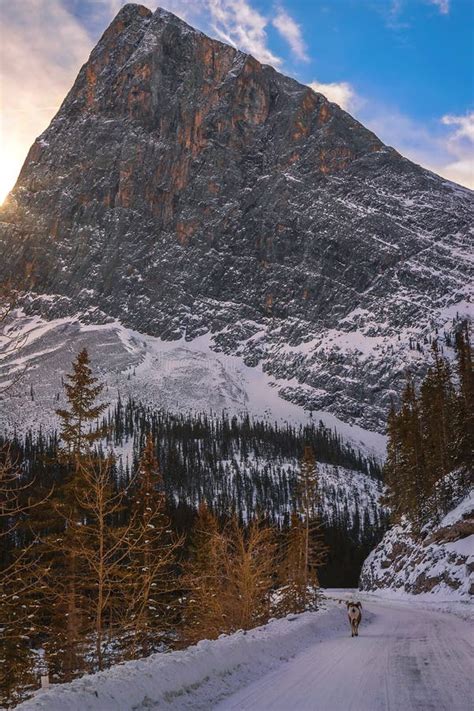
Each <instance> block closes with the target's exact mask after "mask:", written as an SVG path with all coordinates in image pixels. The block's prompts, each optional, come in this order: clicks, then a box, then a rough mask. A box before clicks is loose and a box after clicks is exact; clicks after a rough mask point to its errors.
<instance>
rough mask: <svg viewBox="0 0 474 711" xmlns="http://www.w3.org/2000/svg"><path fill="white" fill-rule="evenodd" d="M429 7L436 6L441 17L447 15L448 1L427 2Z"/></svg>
mask: <svg viewBox="0 0 474 711" xmlns="http://www.w3.org/2000/svg"><path fill="white" fill-rule="evenodd" d="M428 2H429V3H430V4H431V5H436V7H437V8H438V10H439V11H440V13H441V14H442V15H448V14H449V9H450V8H449V4H450V0H428Z"/></svg>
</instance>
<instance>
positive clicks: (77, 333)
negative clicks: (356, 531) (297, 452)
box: [0, 312, 385, 460]
mask: <svg viewBox="0 0 474 711" xmlns="http://www.w3.org/2000/svg"><path fill="white" fill-rule="evenodd" d="M83 321H84V319H83V320H82V321H80V320H79V319H77V318H60V319H53V320H51V321H46V320H44V319H42V318H40V317H39V316H26V315H25V314H24V313H22V312H19V313H18V314H17V315H16V318H15V319H14V320H13V322H12V323H11V324H10V326H9V327H8V328H7V330H6V335H7V336H10V337H12V338H16V339H17V343H18V346H19V348H18V349H17V350H15V352H7V353H6V354H5V355H4V356H3V357H2V358H0V391H3V392H4V395H3V403H2V404H0V428H1V429H7V430H8V429H9V430H12V429H13V428H14V429H15V430H16V431H17V432H21V431H24V430H25V429H27V428H30V427H33V428H35V427H38V426H39V425H42V426H43V427H46V428H48V427H54V426H55V425H56V424H57V423H56V417H55V415H54V411H55V410H56V409H57V408H58V407H60V406H61V404H62V402H63V400H62V398H63V387H62V378H63V377H64V375H65V374H66V373H69V372H70V370H71V362H72V360H73V359H74V357H75V355H76V354H77V352H78V351H79V350H80V349H81V348H83V347H86V348H87V349H88V351H89V353H90V356H91V360H92V365H93V368H94V371H95V372H96V373H97V375H98V376H99V377H100V379H101V380H103V381H104V382H105V383H106V385H107V387H106V389H105V391H104V393H103V399H104V400H105V401H107V402H110V403H111V404H113V403H114V402H115V401H116V400H117V397H118V395H119V394H120V395H121V397H122V399H125V398H126V397H127V396H128V395H131V396H133V398H134V399H135V400H137V401H140V402H142V403H144V404H150V405H155V406H158V407H162V408H164V409H167V410H170V411H172V412H173V411H174V412H188V411H189V412H193V411H194V412H215V413H217V414H219V413H220V412H222V411H223V410H225V411H227V412H229V413H230V414H243V413H246V412H249V413H250V414H251V415H254V416H256V417H259V418H262V419H268V420H270V421H279V422H292V423H295V424H297V423H301V424H304V423H308V422H310V421H311V420H310V413H309V411H307V410H304V409H303V407H302V406H301V407H300V406H298V405H295V404H293V403H291V402H288V401H287V400H284V399H283V398H282V397H280V394H279V393H280V391H281V390H282V389H285V388H288V387H290V385H291V383H290V382H288V381H285V380H279V379H276V378H274V377H272V376H270V375H268V374H267V373H265V372H264V371H263V370H262V367H261V365H258V366H255V367H250V366H248V365H245V363H244V362H243V360H242V359H241V358H240V357H238V356H231V355H226V354H225V353H223V352H218V351H216V350H215V345H214V344H213V343H212V338H211V336H210V335H204V336H200V337H198V338H195V339H193V340H190V341H187V340H185V339H184V338H182V339H181V340H179V341H164V340H162V339H160V338H157V337H153V336H148V335H145V334H141V333H138V332H136V331H133V330H131V329H128V328H125V327H124V326H122V325H121V324H120V323H119V322H117V321H112V323H105V324H102V325H96V324H94V325H88V324H87V323H84V322H83ZM0 345H1V343H0ZM213 345H214V349H213V348H212V346H213ZM0 355H1V352H0ZM16 378H17V379H18V381H17V382H16V383H15V382H14V381H15V379H16ZM12 382H13V383H14V385H13V387H9V386H11V384H12ZM7 388H8V390H7ZM312 419H313V421H315V422H318V421H319V420H322V421H323V422H324V424H325V425H326V426H327V427H330V428H331V429H336V430H337V432H338V434H340V435H341V436H342V438H343V439H344V440H346V441H347V442H349V443H351V444H352V445H353V446H354V447H355V448H356V449H361V450H362V451H363V452H364V453H365V454H366V455H370V456H375V457H376V458H377V459H379V460H381V459H383V457H384V454H385V437H384V435H381V434H379V433H377V432H369V431H368V430H364V429H362V428H361V427H358V426H357V425H349V424H347V423H344V422H342V421H341V420H339V419H338V418H337V417H335V416H334V415H333V414H331V413H329V412H320V411H314V412H313V413H312Z"/></svg>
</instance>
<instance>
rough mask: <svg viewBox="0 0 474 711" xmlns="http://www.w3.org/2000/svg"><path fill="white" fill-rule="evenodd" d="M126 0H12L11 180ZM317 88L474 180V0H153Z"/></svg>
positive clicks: (8, 46) (411, 153) (3, 14)
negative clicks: (160, 0) (96, 43)
mask: <svg viewBox="0 0 474 711" xmlns="http://www.w3.org/2000/svg"><path fill="white" fill-rule="evenodd" d="M123 4H125V3H124V2H122V0H21V2H18V3H17V2H11V1H10V0H0V20H1V21H2V27H3V32H2V37H1V38H0V39H1V40H2V42H1V44H2V49H1V57H0V59H1V61H0V73H1V75H0V80H1V84H0V87H1V92H2V93H1V99H2V124H1V131H2V151H3V154H4V156H3V158H4V160H3V165H4V166H6V167H5V168H4V169H3V170H2V177H1V184H0V199H1V198H2V194H1V193H2V187H3V189H4V191H5V189H6V188H5V185H6V184H7V183H8V185H7V187H11V185H10V183H12V182H13V181H14V179H15V177H16V175H15V174H16V173H17V172H18V170H19V168H20V167H21V163H22V161H23V159H24V157H25V155H26V152H27V150H28V147H29V145H30V144H31V142H32V141H33V140H34V138H35V137H36V135H38V134H39V133H40V132H41V131H42V130H43V129H44V128H45V127H46V125H47V124H48V122H49V121H50V119H51V117H52V116H53V115H54V113H55V110H56V109H57V107H58V105H59V103H60V101H61V99H62V98H63V96H64V94H65V93H66V91H67V90H68V89H69V87H70V85H71V84H72V82H73V80H74V77H75V75H76V73H77V71H78V70H79V68H80V66H81V64H82V63H83V62H84V61H86V59H87V56H88V54H89V52H90V50H91V49H92V47H93V45H94V44H95V42H96V41H97V39H98V38H99V36H100V35H101V33H102V32H103V31H104V29H105V28H106V26H107V24H108V23H109V22H110V21H111V19H112V17H113V16H114V14H115V13H116V12H117V11H118V10H119V8H120V6H121V5H123ZM143 4H144V5H146V6H148V7H150V9H155V8H156V7H157V5H158V4H161V6H163V7H165V8H167V9H169V10H171V11H173V12H176V14H178V15H180V16H181V17H183V18H184V19H185V20H187V21H188V22H189V23H190V24H193V25H195V26H197V27H199V28H200V29H202V30H203V31H205V32H207V33H208V34H210V35H211V36H214V37H218V38H220V39H222V40H223V41H227V42H229V43H233V44H235V45H236V46H238V47H239V48H241V49H243V50H244V51H248V52H251V53H252V54H254V55H255V56H256V57H257V58H258V59H260V60H261V61H264V62H266V63H269V64H273V65H274V66H275V67H276V68H277V69H279V70H280V71H282V72H284V73H286V74H290V75H291V76H294V77H296V78H297V79H298V80H300V81H301V82H303V83H306V84H310V85H312V86H313V87H314V88H315V89H316V90H319V91H322V93H325V94H326V95H327V96H328V98H330V99H331V100H334V101H337V103H340V104H341V105H342V106H343V107H344V108H346V109H347V110H348V111H350V113H352V114H353V115H355V116H356V117H357V118H359V120H361V121H362V122H363V123H365V124H366V125H368V126H369V127H370V128H372V129H373V130H374V131H375V132H376V133H377V134H378V135H379V136H380V137H381V138H382V139H383V140H384V141H385V142H386V143H388V144H390V145H393V146H394V147H395V148H397V149H398V150H400V151H401V152H402V153H404V154H405V155H407V156H408V157H410V158H412V159H413V160H415V161H416V162H418V163H421V164H423V165H425V166H427V167H428V168H430V169H433V170H435V171H436V172H439V173H440V174H442V175H444V176H445V177H448V178H450V179H452V180H456V181H457V182H461V183H463V184H465V185H469V186H470V187H474V168H473V159H474V86H473V84H474V80H473V67H474V40H473V27H474V0H162V2H160V3H158V2H157V0H149V1H148V2H147V1H146V0H145V2H144V3H143Z"/></svg>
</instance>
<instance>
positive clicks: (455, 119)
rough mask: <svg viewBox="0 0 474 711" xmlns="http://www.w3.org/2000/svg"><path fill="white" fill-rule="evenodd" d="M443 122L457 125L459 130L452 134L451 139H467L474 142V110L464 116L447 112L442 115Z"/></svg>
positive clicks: (447, 124) (456, 140) (448, 124)
mask: <svg viewBox="0 0 474 711" xmlns="http://www.w3.org/2000/svg"><path fill="white" fill-rule="evenodd" d="M441 123H443V124H444V125H445V126H457V127H458V128H457V130H456V131H455V132H454V133H453V135H452V136H451V140H452V141H455V142H458V141H461V140H463V139H467V140H468V141H469V142H470V143H474V111H471V113H469V114H465V115H464V116H453V114H446V115H445V116H443V117H442V119H441Z"/></svg>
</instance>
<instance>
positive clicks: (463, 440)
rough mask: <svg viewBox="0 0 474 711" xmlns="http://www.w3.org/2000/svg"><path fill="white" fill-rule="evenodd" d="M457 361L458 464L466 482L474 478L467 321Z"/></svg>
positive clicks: (473, 391) (473, 386) (473, 385)
mask: <svg viewBox="0 0 474 711" xmlns="http://www.w3.org/2000/svg"><path fill="white" fill-rule="evenodd" d="M455 345H456V361H457V374H458V377H459V394H458V398H457V413H456V443H455V447H456V452H455V457H456V463H457V464H458V466H460V467H462V468H463V470H464V474H463V476H464V478H465V479H466V480H468V479H470V478H471V477H472V467H473V464H472V463H473V461H474V374H473V368H472V349H471V341H470V334H469V325H468V323H467V321H465V322H464V323H463V324H462V326H461V328H460V329H459V330H458V331H457V333H456V339H455Z"/></svg>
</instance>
